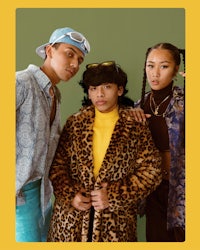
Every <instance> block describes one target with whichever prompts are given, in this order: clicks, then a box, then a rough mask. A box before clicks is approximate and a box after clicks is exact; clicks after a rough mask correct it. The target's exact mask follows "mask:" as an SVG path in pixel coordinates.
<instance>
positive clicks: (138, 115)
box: [130, 108, 151, 123]
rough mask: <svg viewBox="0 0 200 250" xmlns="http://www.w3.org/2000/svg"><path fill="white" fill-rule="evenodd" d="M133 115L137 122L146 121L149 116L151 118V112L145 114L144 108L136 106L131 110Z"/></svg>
mask: <svg viewBox="0 0 200 250" xmlns="http://www.w3.org/2000/svg"><path fill="white" fill-rule="evenodd" d="M130 113H131V115H132V116H133V118H134V119H135V120H136V121H137V122H141V123H145V122H146V119H147V118H150V117H151V115H150V114H144V111H143V109H141V108H134V109H131V110H130Z"/></svg>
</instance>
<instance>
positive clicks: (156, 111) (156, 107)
mask: <svg viewBox="0 0 200 250" xmlns="http://www.w3.org/2000/svg"><path fill="white" fill-rule="evenodd" d="M169 97H170V95H168V96H166V97H165V98H164V99H163V100H162V101H161V102H160V103H159V104H158V105H157V104H156V102H155V100H154V97H153V94H151V95H150V108H151V111H152V112H153V114H154V115H155V116H163V117H164V116H165V111H166V110H165V111H164V112H163V113H162V114H158V111H159V108H160V106H161V105H162V104H163V103H164V102H165V101H166V100H167V99H168V98H169ZM152 103H153V105H154V110H153V107H152Z"/></svg>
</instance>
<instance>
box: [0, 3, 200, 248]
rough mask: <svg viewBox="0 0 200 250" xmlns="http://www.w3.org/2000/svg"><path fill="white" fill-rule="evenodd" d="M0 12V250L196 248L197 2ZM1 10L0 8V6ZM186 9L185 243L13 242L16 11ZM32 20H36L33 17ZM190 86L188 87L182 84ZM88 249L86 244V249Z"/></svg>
mask: <svg viewBox="0 0 200 250" xmlns="http://www.w3.org/2000/svg"><path fill="white" fill-rule="evenodd" d="M3 2H4V4H3V6H1V9H0V32H1V33H0V34H1V35H0V49H1V62H0V73H1V74H0V76H1V87H0V115H1V119H0V159H1V164H0V168H1V172H0V173H1V181H0V249H2V250H6V249H11V250H15V249H16V250H17V249H20V250H23V249H28V250H32V249H34V250H35V249H48V250H49V249H56V250H60V249H69V250H70V249H75V250H78V249H86V250H88V248H89V249H95V250H96V249H101V250H102V249H109V250H112V249H116V248H117V249H122V248H123V249H134V248H135V249H137V250H140V249H142V250H145V249H153V250H157V249H158V250H161V249H162V250H164V249H167V250H171V249H172V250H173V249H190V250H193V249H194V250H196V249H199V246H200V243H199V240H200V237H199V231H200V230H199V226H200V220H199V217H200V216H199V191H198V190H199V186H198V184H199V180H200V179H199V168H200V164H199V157H198V153H199V152H198V151H199V150H198V149H199V143H198V140H199V132H198V128H199V127H200V124H199V117H198V113H199V112H198V111H197V112H196V110H197V109H196V108H198V106H199V103H197V101H198V97H199V96H198V93H199V91H198V90H199V85H200V84H199V83H198V78H197V77H198V70H199V50H200V49H199V47H200V41H199V40H200V38H199V24H200V22H199V21H200V20H199V15H200V12H199V3H198V0H187V1H186V0H176V1H175V0H173V1H172V0H162V1H160V0H156V1H155V0H154V1H152V0H146V1H143V0H123V1H120V0H110V1H108V0H106V1H105V0H101V1H99V0H98V1H97V0H95V1H91V0H90V1H89V0H88V1H86V0H79V1H75V0H73V1H71V3H68V1H66V0H63V1H50V0H49V1H47V0H29V1H22V0H21V1H11V0H7V1H3ZM1 5H2V3H1ZM62 7H63V8H68V7H69V8H88V7H91V8H99V7H101V8H109V7H112V8H113V7H114V8H118V7H119V8H185V10H186V69H187V70H186V71H187V73H186V74H187V80H186V174H187V181H186V191H187V193H186V225H187V227H186V229H187V230H186V241H185V242H184V243H146V242H138V243H16V242H15V212H14V211H15V195H14V194H15V88H14V86H15V84H14V83H15V11H16V8H62ZM36 18H37V17H36ZM187 83H189V84H187ZM88 244H89V245H88Z"/></svg>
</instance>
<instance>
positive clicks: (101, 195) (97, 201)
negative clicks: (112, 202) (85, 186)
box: [91, 183, 109, 210]
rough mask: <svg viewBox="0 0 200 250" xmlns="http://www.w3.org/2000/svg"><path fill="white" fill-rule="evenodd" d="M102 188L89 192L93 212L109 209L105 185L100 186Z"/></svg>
mask: <svg viewBox="0 0 200 250" xmlns="http://www.w3.org/2000/svg"><path fill="white" fill-rule="evenodd" d="M102 186H103V188H101V189H99V190H94V191H92V192H91V202H92V206H93V207H94V209H95V210H103V209H105V208H108V207H109V202H108V196H107V189H106V187H107V184H106V183H104V184H102Z"/></svg>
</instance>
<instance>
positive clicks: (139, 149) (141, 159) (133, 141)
mask: <svg viewBox="0 0 200 250" xmlns="http://www.w3.org/2000/svg"><path fill="white" fill-rule="evenodd" d="M94 115H95V112H94V107H93V106H90V107H87V108H83V109H82V110H81V111H80V112H79V113H76V114H74V115H72V116H71V117H69V119H68V120H67V122H66V124H65V126H64V129H63V132H62V135H61V138H60V142H59V145H58V148H57V151H56V154H55V158H54V161H53V164H52V166H51V169H50V175H49V176H50V180H51V182H52V185H53V188H54V195H55V203H54V210H53V215H52V219H51V223H50V229H49V234H48V241H63V242H64V241H65V242H87V240H88V228H89V218H90V217H89V214H90V211H78V210H76V209H75V208H74V207H72V206H71V201H72V199H73V198H74V196H75V194H76V192H78V191H79V190H80V188H81V187H83V188H85V189H86V195H90V192H91V190H97V189H99V188H101V183H103V182H107V183H108V187H107V192H108V199H109V207H108V208H106V209H104V210H101V211H95V213H94V223H93V234H92V241H93V242H134V241H137V234H136V225H137V204H138V203H139V202H140V201H141V200H142V199H144V198H145V197H146V196H147V195H148V194H150V193H151V192H152V191H153V190H155V188H156V187H157V186H158V185H159V183H160V182H161V170H160V156H159V152H158V150H157V149H156V148H155V146H154V143H153V141H152V137H151V133H150V131H149V129H148V126H147V125H142V124H141V123H138V122H136V121H134V119H133V118H132V116H131V114H130V109H128V108H125V107H120V109H119V120H118V121H117V123H116V126H115V129H114V132H113V135H112V138H111V141H110V144H109V147H108V149H107V152H106V155H105V158H104V161H103V163H102V166H101V168H100V171H99V175H98V177H97V178H96V180H95V178H94V175H93V157H92V137H93V123H94Z"/></svg>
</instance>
